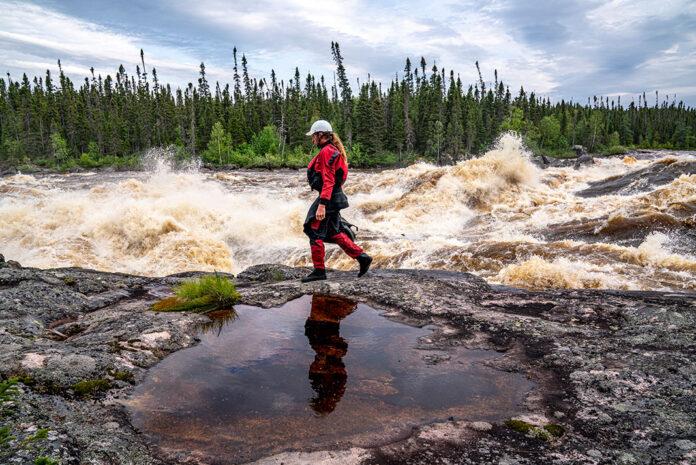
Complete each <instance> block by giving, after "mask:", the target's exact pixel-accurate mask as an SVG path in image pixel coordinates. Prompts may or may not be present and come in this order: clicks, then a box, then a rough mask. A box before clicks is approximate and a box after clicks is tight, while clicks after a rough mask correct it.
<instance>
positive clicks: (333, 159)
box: [329, 150, 341, 166]
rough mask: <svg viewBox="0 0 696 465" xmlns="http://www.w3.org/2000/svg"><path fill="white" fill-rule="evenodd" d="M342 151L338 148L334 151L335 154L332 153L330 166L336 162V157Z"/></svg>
mask: <svg viewBox="0 0 696 465" xmlns="http://www.w3.org/2000/svg"><path fill="white" fill-rule="evenodd" d="M340 154H341V153H340V152H339V151H338V150H336V151H334V153H333V155H331V158H329V166H331V165H333V164H334V162H335V161H336V158H337V157H338V156H339V155H340Z"/></svg>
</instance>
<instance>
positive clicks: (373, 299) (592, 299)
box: [0, 262, 696, 464]
mask: <svg viewBox="0 0 696 465" xmlns="http://www.w3.org/2000/svg"><path fill="white" fill-rule="evenodd" d="M306 272H307V269H305V268H290V267H286V266H281V265H259V266H254V267H252V268H249V269H247V270H246V271H244V272H243V273H241V274H239V275H238V276H237V284H238V290H239V292H240V293H241V294H242V296H243V303H245V304H249V305H256V306H259V307H264V308H269V307H275V306H278V305H281V304H283V303H285V302H287V301H289V300H291V299H294V298H297V297H299V296H301V295H304V294H314V293H325V294H332V295H337V296H344V297H348V298H351V299H353V300H355V301H359V302H365V303H368V304H370V305H371V306H373V307H375V308H379V309H384V310H386V311H388V312H390V314H392V315H393V316H395V317H397V318H401V319H403V320H404V321H408V322H410V323H412V324H434V325H436V326H437V328H438V329H437V330H436V331H435V332H434V334H433V337H432V338H431V340H430V341H429V342H428V344H431V345H432V346H434V347H442V348H445V347H450V346H455V345H456V346H465V347H469V348H475V349H493V350H496V351H498V352H499V357H497V358H496V359H495V360H493V361H492V362H490V363H491V364H492V365H493V366H495V367H496V368H497V369H500V370H505V371H510V372H519V373H523V374H525V375H526V376H527V377H528V378H530V379H531V380H532V381H534V382H535V383H536V384H537V386H538V388H536V389H535V390H534V391H532V392H531V393H530V394H529V395H528V396H527V399H526V408H527V409H528V414H527V415H525V416H523V417H520V418H516V419H515V420H519V421H516V422H515V421H511V422H507V424H506V423H504V422H501V423H494V424H490V423H486V422H481V421H477V419H476V418H470V419H450V420H448V421H444V422H440V423H435V424H431V425H425V426H421V427H417V428H414V429H413V431H412V432H411V434H410V435H409V436H408V437H406V438H403V439H401V440H398V441H396V442H391V443H389V444H382V445H379V444H377V445H375V447H372V448H360V447H357V446H353V447H346V448H343V449H341V450H332V451H314V452H307V451H296V452H287V453H283V454H281V455H280V456H275V457H269V458H266V459H262V460H261V461H260V463H280V462H281V461H282V462H284V463H293V462H295V463H307V462H312V463H321V462H322V461H331V460H333V461H334V462H331V463H339V462H340V463H364V464H373V463H374V464H376V463H380V464H381V463H414V464H415V463H527V464H541V463H584V464H585V463H586V464H600V463H626V464H628V463H660V464H680V463H681V464H688V463H694V462H696V426H695V425H696V398H695V397H696V396H695V392H694V389H695V387H696V386H695V383H696V346H695V345H694V340H695V338H696V294H687V293H658V292H630V291H601V290H559V291H545V292H532V291H525V290H520V289H515V288H509V287H503V286H491V285H488V284H487V283H486V282H485V281H484V280H482V279H480V278H477V277H476V276H473V275H471V274H467V273H457V272H443V271H412V270H376V271H373V272H371V273H370V275H369V277H368V278H367V279H357V278H355V276H354V273H353V272H339V271H336V272H331V271H330V272H329V279H328V280H327V281H322V282H318V283H311V284H309V285H302V284H300V282H299V280H298V279H297V278H299V277H300V276H303V275H304V274H306ZM190 275H195V273H193V274H190V273H189V274H187V276H190ZM183 277H184V276H182V275H175V276H170V277H166V278H146V277H139V276H132V275H126V274H117V273H103V272H96V271H90V270H85V269H79V268H64V269H51V270H41V269H33V268H22V267H17V266H14V267H12V266H7V265H6V264H5V263H4V262H3V263H0V343H1V344H2V351H1V352H0V377H1V378H2V380H5V381H6V380H8V379H10V378H18V380H17V384H15V385H14V386H13V387H10V388H9V389H8V390H6V391H4V393H3V392H0V402H2V407H1V410H2V412H1V413H0V415H2V416H1V417H0V418H1V421H2V426H1V427H0V428H1V429H0V462H2V463H20V464H24V463H29V464H31V463H35V462H34V461H35V460H36V459H38V458H40V457H45V458H49V459H52V460H57V461H58V462H59V463H61V464H70V463H94V464H159V463H192V462H188V461H187V459H186V458H185V457H171V456H165V455H162V453H161V451H157V450H156V449H155V448H153V447H151V446H150V445H148V444H147V443H146V441H145V439H144V437H143V436H142V435H141V434H140V432H139V431H137V430H136V429H135V428H134V427H133V426H132V425H131V424H130V422H129V419H128V416H127V414H126V413H125V410H124V408H123V407H122V405H121V403H120V400H121V399H124V398H125V397H126V396H128V394H129V392H130V391H131V390H132V387H133V385H134V384H137V383H139V382H140V381H142V380H143V378H144V376H145V374H146V372H147V370H148V368H149V367H151V366H153V365H154V364H155V363H157V362H158V361H160V360H161V359H163V358H164V357H166V356H167V355H168V354H170V353H172V352H174V351H177V350H180V349H183V348H186V347H189V346H192V345H194V344H196V342H197V339H196V328H197V327H198V326H199V325H200V324H201V323H204V322H206V321H208V317H206V316H204V315H197V314H189V313H156V312H153V311H151V310H150V306H151V305H152V303H153V302H155V301H157V300H159V299H161V298H163V297H165V296H167V295H169V294H168V293H169V289H168V286H170V285H172V284H174V283H177V282H179V281H180V280H181V279H182V278H183ZM232 324H234V323H232ZM8 385H9V383H7V382H6V383H5V384H4V385H2V386H3V387H7V386H8ZM1 389H2V388H0V390H1ZM14 389H16V392H13V390H14ZM548 424H556V425H559V426H560V427H561V428H558V427H555V428H553V431H549V432H548V433H544V431H546V430H543V429H542V428H541V426H544V425H548ZM530 425H531V426H530ZM535 426H538V427H535ZM551 433H553V434H551ZM308 446H309V445H308ZM309 449H310V448H309V447H308V450H309ZM230 460H231V461H232V462H233V461H234V458H233V457H231V458H230ZM41 463H52V462H41Z"/></svg>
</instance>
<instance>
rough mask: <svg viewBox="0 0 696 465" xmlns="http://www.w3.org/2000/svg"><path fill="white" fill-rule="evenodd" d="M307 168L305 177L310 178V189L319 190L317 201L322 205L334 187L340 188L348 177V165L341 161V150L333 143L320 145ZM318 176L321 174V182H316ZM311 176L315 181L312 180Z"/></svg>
mask: <svg viewBox="0 0 696 465" xmlns="http://www.w3.org/2000/svg"><path fill="white" fill-rule="evenodd" d="M307 170H308V176H307V177H308V179H309V180H310V185H311V186H312V189H317V190H319V191H320V192H321V193H320V194H319V203H320V204H322V205H328V203H329V201H330V200H331V194H332V193H333V191H334V188H336V189H340V187H341V186H342V185H343V183H344V182H345V181H346V178H347V177H348V166H347V165H346V162H345V161H343V157H341V152H339V151H338V149H337V148H336V147H334V146H333V144H326V145H325V146H324V147H322V149H321V150H320V151H319V153H318V154H317V155H316V156H315V157H314V158H313V159H312V161H311V162H309V166H308V167H307ZM319 176H321V183H319V182H318V181H319V179H318V178H319ZM313 178H314V179H315V180H316V181H317V182H312V179H313ZM318 184H320V186H319V185H318ZM337 184H338V185H337Z"/></svg>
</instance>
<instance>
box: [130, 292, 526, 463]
mask: <svg viewBox="0 0 696 465" xmlns="http://www.w3.org/2000/svg"><path fill="white" fill-rule="evenodd" d="M221 318H222V319H223V320H224V318H227V320H225V321H223V322H222V323H219V321H222V320H221V319H218V320H216V321H218V323H213V324H211V325H209V326H208V327H206V328H203V332H202V334H201V343H200V344H199V345H197V346H195V347H192V348H189V349H186V350H182V351H179V352H176V353H174V354H172V355H171V356H169V357H167V358H165V359H164V360H162V362H160V363H159V364H158V365H157V366H155V367H154V368H152V369H151V370H150V371H149V374H148V377H147V378H146V380H145V381H144V382H143V383H142V384H141V385H139V386H138V387H137V388H136V389H135V392H134V394H133V396H132V397H131V398H130V399H129V400H128V401H127V403H126V404H127V406H128V408H129V411H130V413H131V418H132V421H133V424H134V425H135V426H136V427H137V428H139V429H140V430H141V431H143V433H144V434H145V435H146V436H147V437H148V439H149V440H150V441H151V442H152V443H153V444H155V445H156V446H157V447H158V448H159V449H160V450H162V451H163V452H164V453H165V454H170V455H175V456H187V457H191V456H197V457H198V458H199V459H202V460H203V461H209V462H213V463H243V462H247V461H251V460H255V459H257V458H260V457H263V456H267V455H272V454H276V453H280V452H283V451H289V450H318V449H327V448H339V447H348V446H350V445H359V446H370V445H376V444H380V443H385V442H387V441H389V440H393V439H396V438H398V437H403V436H405V435H407V434H408V432H409V431H410V429H411V427H413V426H414V425H421V424H427V423H431V422H433V421H436V420H445V419H447V418H449V417H454V418H456V419H471V420H488V421H497V420H500V419H503V418H508V417H510V416H513V415H515V414H517V413H520V412H521V411H522V410H523V408H522V406H521V404H522V401H523V400H524V395H525V393H526V392H527V391H528V390H529V389H530V388H531V386H532V384H531V382H529V381H528V380H527V379H526V378H525V377H524V376H521V375H519V374H513V373H504V372H500V371H496V370H493V369H491V368H488V367H486V366H484V365H483V364H482V363H481V362H483V361H485V360H488V359H491V358H493V357H495V356H496V353H495V352H488V351H473V350H466V349H462V348H452V349H448V350H447V351H435V350H422V349H418V348H417V347H418V345H419V342H418V340H419V338H421V337H427V336H429V335H430V334H431V332H432V331H433V328H432V327H425V328H414V327H411V326H407V325H405V324H403V323H399V322H396V321H392V320H389V319H386V318H384V317H381V316H380V315H379V314H378V312H377V311H376V310H374V309H372V308H370V307H368V306H366V305H362V304H358V305H356V304H355V303H354V302H351V301H348V300H345V299H342V298H337V297H331V296H324V295H314V296H304V297H302V298H300V299H297V300H295V301H292V302H289V303H287V304H286V305H283V306H282V307H279V308H275V309H261V308H257V307H250V306H243V305H240V306H238V307H236V312H227V313H224V314H223V315H221ZM233 320H234V322H233V323H231V324H227V322H230V321H233Z"/></svg>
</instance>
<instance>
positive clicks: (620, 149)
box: [607, 145, 628, 155]
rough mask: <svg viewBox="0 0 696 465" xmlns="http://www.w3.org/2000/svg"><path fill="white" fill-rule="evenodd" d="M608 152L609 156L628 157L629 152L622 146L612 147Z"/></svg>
mask: <svg viewBox="0 0 696 465" xmlns="http://www.w3.org/2000/svg"><path fill="white" fill-rule="evenodd" d="M607 152H608V153H609V155H626V154H627V153H628V150H626V148H625V147H622V146H620V145H614V146H613V147H610V148H609V150H608V151H607Z"/></svg>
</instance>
